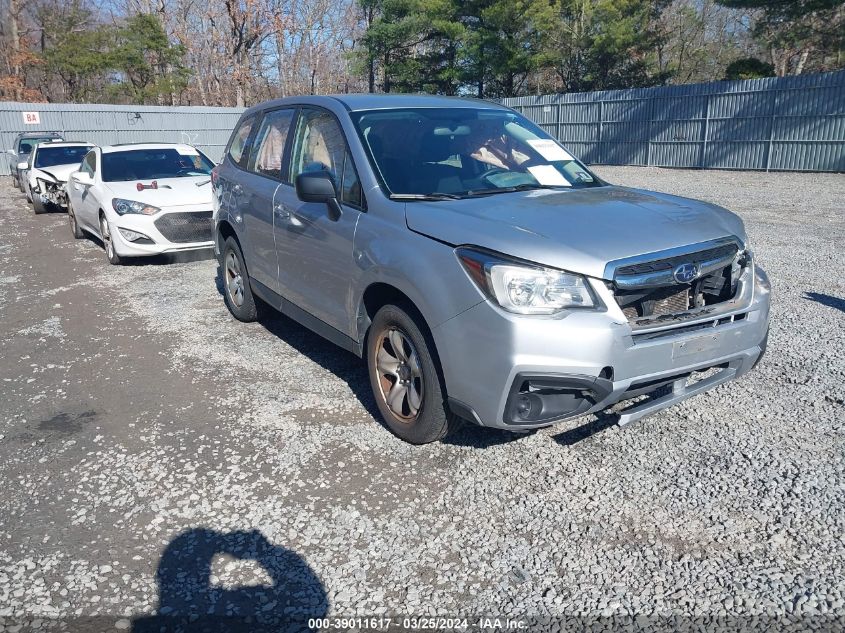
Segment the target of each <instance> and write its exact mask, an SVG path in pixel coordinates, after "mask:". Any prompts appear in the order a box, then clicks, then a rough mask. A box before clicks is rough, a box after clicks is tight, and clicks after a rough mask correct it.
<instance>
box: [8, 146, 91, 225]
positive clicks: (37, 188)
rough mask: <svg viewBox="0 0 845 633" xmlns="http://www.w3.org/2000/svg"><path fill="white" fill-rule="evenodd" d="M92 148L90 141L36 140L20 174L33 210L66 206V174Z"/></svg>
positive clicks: (68, 173)
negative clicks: (36, 143) (39, 141)
mask: <svg viewBox="0 0 845 633" xmlns="http://www.w3.org/2000/svg"><path fill="white" fill-rule="evenodd" d="M93 148H94V146H93V145H91V143H70V142H65V141H59V142H53V143H39V144H38V145H36V146H35V147H34V148H33V150H32V152H31V153H30V155H29V160H28V161H27V168H26V170H25V171H22V172H21V173H22V174H23V175H24V178H23V186H24V191H25V192H26V199H27V200H29V201H30V202H31V203H32V208H33V209H34V210H35V212H36V213H46V212H47V211H49V210H50V207H51V206H52V207H57V208H59V209H65V208H67V191H66V189H65V185H66V184H67V179H68V176H69V175H70V174H71V173H72V172H74V171H77V170H78V169H79V163H81V162H82V159H83V158H84V156H85V155H86V154H87V153H88V152H90V151H91V150H92V149H93Z"/></svg>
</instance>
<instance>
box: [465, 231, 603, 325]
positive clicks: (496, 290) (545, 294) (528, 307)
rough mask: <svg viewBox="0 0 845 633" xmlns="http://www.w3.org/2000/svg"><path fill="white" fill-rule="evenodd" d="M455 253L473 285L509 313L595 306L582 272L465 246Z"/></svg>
mask: <svg viewBox="0 0 845 633" xmlns="http://www.w3.org/2000/svg"><path fill="white" fill-rule="evenodd" d="M455 254H456V255H457V256H458V259H459V260H460V262H461V264H462V265H463V267H464V269H465V270H466V271H467V273H468V274H469V276H470V278H471V279H472V280H473V281H474V282H475V283H476V285H478V287H479V288H480V289H481V290H482V291H483V292H484V293H485V294H486V295H487V296H488V297H490V298H491V299H493V300H494V301H495V302H496V303H498V304H499V305H500V306H501V307H502V308H504V309H505V310H507V311H508V312H515V313H516V314H555V313H557V312H560V311H561V310H566V309H571V308H594V307H595V306H596V301H595V299H594V297H593V293H592V291H591V290H590V286H589V284H588V283H587V280H586V278H584V277H583V276H582V275H578V274H575V273H568V272H564V271H562V270H556V269H554V268H545V267H542V266H535V265H531V264H527V263H521V262H516V261H513V260H510V259H507V258H505V257H503V256H501V255H496V254H494V253H489V252H487V251H482V250H478V249H474V248H468V247H461V248H458V249H456V250H455Z"/></svg>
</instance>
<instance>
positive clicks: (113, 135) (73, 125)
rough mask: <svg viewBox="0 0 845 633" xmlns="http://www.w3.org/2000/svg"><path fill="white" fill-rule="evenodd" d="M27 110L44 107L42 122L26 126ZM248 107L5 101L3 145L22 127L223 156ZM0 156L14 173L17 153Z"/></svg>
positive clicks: (0, 119)
mask: <svg viewBox="0 0 845 633" xmlns="http://www.w3.org/2000/svg"><path fill="white" fill-rule="evenodd" d="M23 112H38V113H39V117H40V120H41V122H40V124H39V125H25V124H24V122H23V114H22V113H23ZM241 112H242V110H241V109H239V108H209V107H199V106H198V107H161V106H115V105H99V104H56V103H9V102H6V103H0V149H3V150H5V149H9V148H10V147H11V146H12V142H13V141H14V138H15V136H16V135H17V134H19V133H20V132H38V131H57V132H63V133H64V136H65V138H67V139H68V140H80V141H90V142H92V143H96V144H97V145H112V144H115V143H140V142H149V141H165V142H182V143H189V144H191V145H196V146H197V147H199V148H200V149H201V150H202V151H203V152H205V153H206V154H208V156H209V158H211V159H212V160H219V159H220V158H221V157H222V155H223V148H224V147H225V145H226V142H227V141H228V140H229V135H230V133H231V131H232V128H233V127H234V126H235V123H236V122H237V120H238V118H239V117H240V115H241ZM4 156H5V160H0V175H7V174H8V173H9V165H10V162H9V161H10V160H11V156H10V155H9V154H8V153H6V154H4Z"/></svg>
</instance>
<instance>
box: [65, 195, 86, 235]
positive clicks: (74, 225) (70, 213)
mask: <svg viewBox="0 0 845 633" xmlns="http://www.w3.org/2000/svg"><path fill="white" fill-rule="evenodd" d="M67 221H68V223H69V224H70V231H71V233H73V237H74V238H75V239H77V240H79V239H82V238H83V237H84V236H83V235H82V229H80V228H79V223H78V222H77V221H76V213H75V212H74V210H73V206H72V205H71V203H70V198H68V201H67Z"/></svg>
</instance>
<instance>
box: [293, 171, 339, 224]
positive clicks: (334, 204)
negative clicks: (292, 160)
mask: <svg viewBox="0 0 845 633" xmlns="http://www.w3.org/2000/svg"><path fill="white" fill-rule="evenodd" d="M296 197H297V198H299V199H300V200H302V201H303V202H323V203H325V204H326V205H327V206H328V207H329V219H330V220H334V221H336V220H338V219H339V218H340V214H341V212H342V211H341V208H340V203H339V202H338V201H337V190H336V189H335V187H334V180H333V179H332V176H331V174H330V173H329V172H327V171H326V170H320V171H304V172H302V173H301V174H299V175H298V176H297V177H296Z"/></svg>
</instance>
